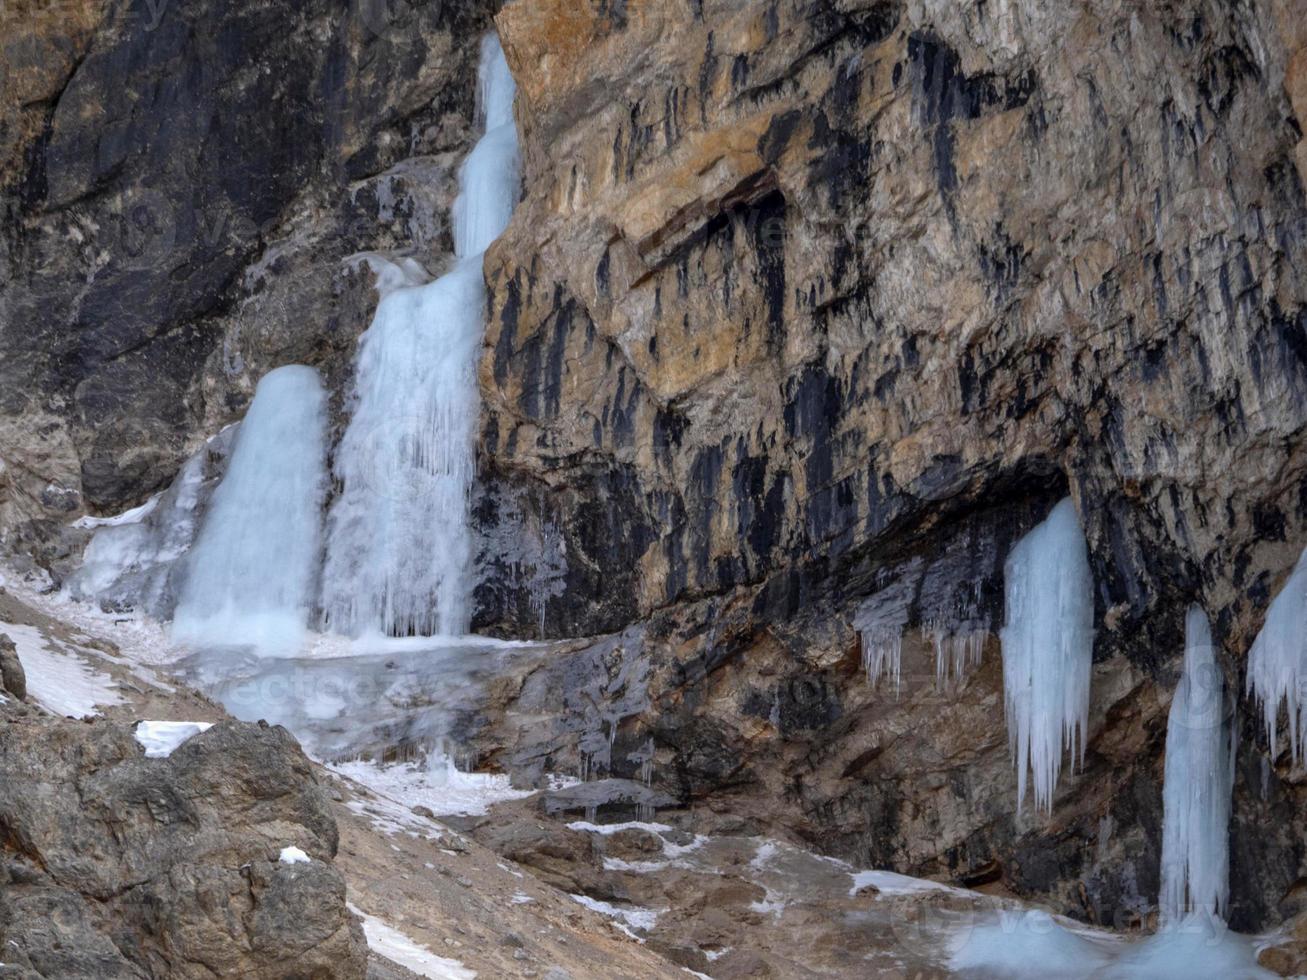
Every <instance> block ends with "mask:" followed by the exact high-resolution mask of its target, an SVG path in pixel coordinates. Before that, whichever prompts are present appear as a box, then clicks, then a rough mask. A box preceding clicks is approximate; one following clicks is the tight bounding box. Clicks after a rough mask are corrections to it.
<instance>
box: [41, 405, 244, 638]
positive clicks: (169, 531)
mask: <svg viewBox="0 0 1307 980" xmlns="http://www.w3.org/2000/svg"><path fill="white" fill-rule="evenodd" d="M238 430H239V426H238V425H230V426H228V427H227V428H225V429H223V430H222V431H221V432H220V433H218V434H217V435H216V436H213V437H212V438H211V439H209V440H208V442H206V443H205V444H204V445H203V446H202V447H200V449H199V451H198V452H196V453H195V455H193V456H191V458H190V459H188V460H187V461H186V463H185V464H184V465H183V466H182V468H181V471H180V472H179V473H178V474H177V477H176V479H174V480H173V482H172V485H171V486H170V487H169V488H168V489H167V490H164V491H162V492H161V493H159V494H156V495H155V496H153V497H151V498H150V499H149V500H148V501H146V502H145V503H144V504H142V505H141V506H140V507H135V508H133V509H132V510H129V511H127V512H126V513H123V514H119V515H118V516H117V517H94V518H92V517H84V518H82V519H81V520H80V521H78V522H77V524H76V525H74V526H76V527H85V528H94V529H95V535H94V537H92V538H91V540H90V542H89V543H88V544H87V546H86V551H85V552H84V553H83V554H82V565H81V567H80V568H79V569H78V570H77V571H76V572H75V573H73V574H72V575H71V576H69V578H68V581H67V583H66V584H65V586H64V589H65V592H66V594H67V595H69V596H71V597H72V598H74V599H80V600H83V601H93V602H95V603H97V604H98V605H99V606H100V608H101V609H104V610H106V611H113V612H126V611H128V610H137V611H139V612H142V613H144V614H146V615H147V616H151V617H153V618H155V619H171V618H172V612H173V608H174V607H175V606H176V605H177V593H178V590H179V588H180V586H181V580H182V577H183V572H184V571H185V565H186V562H185V557H186V553H187V552H188V551H189V550H190V547H191V544H192V543H193V542H194V540H195V534H196V531H197V529H198V525H199V523H200V517H201V515H202V513H203V511H204V508H205V503H206V501H207V500H208V498H209V496H210V494H211V491H212V489H213V486H214V485H216V484H217V483H218V480H219V476H220V474H221V471H222V470H223V468H225V466H226V461H227V458H228V456H229V455H230V453H231V445H232V443H233V442H234V441H235V436H236V433H237V431H238Z"/></svg>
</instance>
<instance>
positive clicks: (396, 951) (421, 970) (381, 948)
mask: <svg viewBox="0 0 1307 980" xmlns="http://www.w3.org/2000/svg"><path fill="white" fill-rule="evenodd" d="M349 908H350V911H351V912H353V913H354V914H355V915H357V916H358V917H359V918H360V919H362V920H363V934H364V935H365V936H367V937H368V948H369V949H371V950H373V951H375V952H376V953H378V954H380V955H381V956H384V957H385V958H386V959H388V960H391V961H392V962H394V963H398V964H399V965H400V966H402V967H404V968H405V969H408V970H412V971H413V972H414V973H416V974H417V975H418V976H420V977H428V978H429V980H474V978H475V977H476V971H474V970H469V969H468V968H467V967H465V966H464V965H463V964H462V963H460V962H459V961H458V960H451V959H446V958H445V957H443V956H437V955H436V954H435V953H433V952H431V950H429V949H427V948H426V947H425V946H422V945H420V944H419V943H416V942H414V941H413V940H412V939H409V938H408V936H406V935H404V934H403V933H402V932H400V931H399V930H398V929H393V928H391V927H390V926H388V925H386V923H384V922H382V921H381V920H380V919H378V918H376V917H375V916H372V915H368V914H367V913H366V912H364V911H363V910H362V909H360V908H358V907H356V906H354V905H350V907H349Z"/></svg>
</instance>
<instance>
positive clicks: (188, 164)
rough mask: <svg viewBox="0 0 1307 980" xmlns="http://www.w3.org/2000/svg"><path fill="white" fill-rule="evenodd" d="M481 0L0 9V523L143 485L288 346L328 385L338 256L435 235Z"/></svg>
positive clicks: (337, 321)
mask: <svg viewBox="0 0 1307 980" xmlns="http://www.w3.org/2000/svg"><path fill="white" fill-rule="evenodd" d="M491 8H492V4H491V2H490V0H480V2H468V0H457V2H452V0H451V2H444V0H442V2H436V3H424V4H412V5H410V4H407V3H404V2H402V0H396V2H384V0H377V2H371V0H367V2H363V3H359V4H349V3H344V2H335V0H314V2H311V3H308V4H297V5H294V6H293V7H281V6H269V5H267V4H257V3H237V4H228V3H214V2H209V0H160V2H158V3H155V2H153V0H149V2H139V3H137V2H132V3H128V2H125V0H124V2H115V3H105V4H100V3H90V2H86V3H82V2H74V3H59V4H48V3H41V2H30V3H29V2H19V3H17V4H6V5H5V7H4V9H3V10H2V11H0V35H2V36H3V37H4V44H3V47H2V48H0V81H2V82H3V104H2V105H0V211H2V213H3V214H4V222H3V226H4V231H3V232H0V281H3V283H4V285H3V287H0V352H2V354H3V356H2V357H0V528H3V530H4V532H5V534H6V536H7V540H6V543H7V544H8V546H9V547H10V548H11V549H13V550H22V549H28V550H34V551H36V552H38V554H39V555H40V556H41V557H42V558H43V559H44V560H46V561H49V560H52V559H55V558H58V557H59V556H60V555H61V554H62V553H63V552H64V551H65V550H66V548H67V544H66V543H65V542H64V541H63V540H62V538H61V536H60V534H59V528H60V526H61V525H62V523H63V522H65V521H66V520H67V519H68V518H70V517H75V516H77V515H78V514H80V513H82V512H83V511H84V510H85V511H90V512H92V513H106V512H107V513H115V512H117V511H119V510H122V509H125V508H126V507H127V506H130V505H132V504H136V503H140V502H141V501H142V500H143V499H144V498H145V497H146V496H148V495H149V494H150V493H152V492H154V491H157V490H160V489H162V488H163V487H165V486H166V485H167V483H168V482H169V480H170V479H171V478H172V476H173V475H174V474H175V473H176V471H177V468H178V466H179V465H180V463H181V461H182V460H183V459H184V458H185V457H186V456H187V455H188V454H189V453H190V452H191V451H193V450H194V449H195V448H196V447H197V446H198V445H199V443H200V442H201V441H202V440H203V437H204V436H207V435H212V434H213V433H214V432H216V431H217V429H218V428H220V427H221V425H222V424H225V423H226V422H230V421H232V420H233V419H235V418H238V417H239V415H240V413H241V411H242V410H243V409H244V406H245V405H246V404H247V403H248V400H249V397H250V395H251V393H252V391H253V387H254V384H255V383H256V382H257V381H258V379H259V378H260V377H261V376H262V375H263V374H264V373H266V372H267V371H268V370H269V369H271V368H273V367H276V366H278V365H281V364H285V363H289V362H295V361H299V362H307V363H311V364H315V365H317V366H319V367H321V368H322V369H323V370H324V372H325V373H326V374H327V375H328V377H329V378H330V379H331V380H332V381H333V383H334V385H335V386H336V388H337V389H338V390H343V388H344V386H345V384H346V382H347V380H348V375H349V367H350V364H351V360H352V354H353V342H354V339H355V338H356V337H357V336H358V334H359V333H360V332H361V331H362V330H363V329H364V328H365V327H366V326H367V322H368V319H369V317H370V312H371V307H372V305H373V303H374V300H375V297H374V295H373V294H372V290H371V276H370V274H369V273H367V272H366V270H362V269H360V268H359V265H358V263H357V262H347V261H345V260H347V259H348V258H349V257H350V256H351V255H353V254H355V253H358V252H361V251H366V250H383V251H394V250H399V251H403V252H404V253H406V254H411V255H412V256H413V257H414V258H415V259H416V260H417V261H418V262H420V263H423V264H425V265H427V266H428V267H429V268H432V269H433V271H438V267H439V264H440V262H441V261H443V256H444V254H445V253H447V252H449V251H451V250H452V242H451V239H450V236H449V230H448V218H447V216H448V209H449V204H450V202H451V200H452V198H453V195H454V193H455V189H456V188H455V182H454V172H453V168H454V166H455V164H456V163H457V161H458V159H459V158H460V157H461V155H462V153H463V151H464V150H465V148H466V147H467V145H469V143H470V133H471V123H472V107H473V94H474V90H475V89H474V86H473V85H472V84H470V82H469V80H470V79H471V78H474V77H475V69H476V58H477V45H476V43H475V42H476V38H477V36H478V35H479V34H480V33H481V32H482V31H483V30H484V29H485V26H486V24H487V23H488V18H489V15H490V12H491Z"/></svg>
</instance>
